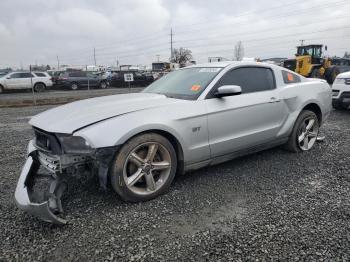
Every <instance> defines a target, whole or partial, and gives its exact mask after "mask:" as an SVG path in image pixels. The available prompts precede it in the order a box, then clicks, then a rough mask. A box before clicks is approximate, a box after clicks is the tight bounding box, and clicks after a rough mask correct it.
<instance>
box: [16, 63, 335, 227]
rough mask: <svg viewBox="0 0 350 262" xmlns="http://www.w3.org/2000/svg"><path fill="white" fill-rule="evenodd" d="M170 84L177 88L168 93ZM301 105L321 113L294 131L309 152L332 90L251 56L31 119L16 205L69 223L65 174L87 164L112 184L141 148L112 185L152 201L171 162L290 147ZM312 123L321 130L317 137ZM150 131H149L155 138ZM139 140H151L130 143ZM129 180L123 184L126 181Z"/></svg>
mask: <svg viewBox="0 0 350 262" xmlns="http://www.w3.org/2000/svg"><path fill="white" fill-rule="evenodd" d="M186 70H188V71H186ZM179 79H181V83H182V84H183V85H181V87H180V86H179V85H178V84H179V81H180V80H179ZM254 80H256V81H258V84H257V83H254ZM263 82H264V83H263ZM246 83H248V84H246ZM172 85H174V86H177V87H176V88H177V89H176V90H175V89H171V90H170V89H169V88H168V89H166V88H165V89H163V88H164V86H172ZM254 88H255V89H254ZM164 90H166V91H164ZM174 90H175V91H174ZM179 90H180V91H181V90H182V91H181V92H180V91H179ZM305 110H306V111H307V112H308V113H309V115H310V114H311V118H312V112H313V113H314V115H315V116H317V119H311V118H310V116H309V118H308V120H306V121H308V122H306V124H305V125H304V126H303V130H305V132H304V133H303V132H302V129H301V131H300V132H299V133H298V138H297V139H299V140H302V141H301V142H300V143H299V147H300V148H299V149H300V150H303V151H306V150H308V149H309V148H308V145H309V144H305V141H306V140H307V142H310V141H313V137H314V136H315V135H316V136H317V132H318V126H321V124H322V123H323V122H324V121H325V119H326V118H327V116H328V115H329V113H330V110H331V89H330V87H329V86H328V84H327V83H326V82H325V81H323V80H315V79H306V78H304V77H302V76H300V75H298V74H296V73H294V72H292V71H289V70H287V69H284V68H281V67H278V66H274V65H271V64H264V63H255V62H222V63H211V64H204V65H196V66H192V67H188V68H184V69H181V70H178V71H176V72H174V73H170V74H168V75H167V76H165V77H164V78H161V79H160V80H158V81H156V82H154V83H153V84H151V85H150V86H149V87H148V88H147V89H145V90H144V91H143V92H142V93H135V94H122V95H113V96H106V97H99V98H93V99H87V100H82V101H78V102H73V103H70V104H67V105H63V106H60V107H57V108H54V109H51V110H48V111H46V112H43V113H41V114H39V115H37V116H35V117H33V118H32V119H31V120H30V124H31V125H32V127H33V130H34V134H35V137H34V139H33V140H32V141H30V142H29V145H28V154H27V160H26V163H25V164H24V167H23V169H22V172H21V175H20V178H19V181H18V185H17V188H16V192H15V199H16V202H17V204H18V206H19V208H21V209H23V210H25V211H27V212H29V213H31V214H33V215H34V216H37V217H39V218H41V219H42V220H45V221H48V222H52V223H56V224H63V223H66V220H64V219H63V218H62V217H60V215H59V214H61V213H62V212H63V209H62V206H61V201H60V197H61V195H62V193H63V191H64V190H65V188H66V184H65V179H66V178H67V177H69V176H71V175H74V174H76V173H78V172H81V170H85V171H86V170H88V171H89V172H92V173H95V174H96V175H98V177H99V181H100V184H101V186H102V187H106V186H107V184H108V183H109V180H108V177H109V176H114V175H113V174H114V173H113V172H115V169H116V168H117V170H118V165H119V164H120V163H124V162H121V160H120V159H124V158H125V159H127V160H128V157H129V156H130V159H131V156H133V155H134V156H135V154H136V153H137V154H139V156H138V157H137V158H136V160H135V157H134V158H133V159H131V160H132V161H131V162H133V163H134V164H135V165H136V169H135V170H136V172H135V171H132V172H133V174H132V175H128V173H127V172H128V171H127V170H126V167H124V169H123V168H122V169H121V170H122V171H120V172H122V174H121V175H120V176H119V177H118V179H119V180H118V181H119V182H120V183H118V185H113V187H114V188H116V191H117V192H118V194H119V195H121V197H122V198H124V199H126V200H128V199H137V200H141V201H143V200H149V199H151V198H154V197H155V196H157V195H158V194H160V193H158V192H164V191H163V189H164V188H162V187H166V186H169V185H170V183H171V181H170V182H169V181H167V179H172V178H173V177H172V173H171V172H175V171H174V170H172V167H174V169H176V173H184V172H186V171H188V170H193V169H198V168H202V167H205V166H208V165H213V164H217V163H220V162H223V161H227V160H229V159H232V158H235V157H237V156H241V155H244V154H248V153H251V152H256V151H259V150H263V149H266V148H270V147H273V146H277V145H281V144H284V143H287V142H288V141H290V139H291V137H292V136H293V134H294V131H293V130H294V129H293V128H295V125H296V123H299V122H300V121H299V120H298V119H299V118H300V115H301V114H302V113H303V112H304V111H305ZM310 112H311V113H310ZM310 119H311V120H310ZM315 121H316V122H317V123H318V126H317V129H313V130H315V131H314V134H312V132H311V131H310V130H311V124H313V123H314V122H315ZM307 123H309V124H308V125H307ZM308 126H309V129H310V130H308ZM315 132H316V133H315ZM145 134H146V136H145ZM147 134H153V136H147ZM154 134H155V135H154ZM308 136H309V137H308ZM145 137H146V138H147V137H151V138H150V141H148V140H147V139H146V138H145ZM152 137H154V139H155V140H152V139H153V138H152ZM159 137H161V138H159ZM307 137H308V139H307ZM300 138H302V139H300ZM135 139H136V140H135ZM142 139H143V140H142ZM145 139H146V140H145ZM157 139H158V140H157ZM294 140H295V139H294V138H293V140H292V142H293V143H294V142H295V141H294ZM133 141H146V142H142V143H143V144H142V145H141V144H140V145H138V144H135V146H134V145H133V143H134V142H133ZM154 141H158V142H157V143H155V142H154ZM167 141H169V143H168V142H167ZM140 143H141V142H140ZM152 143H153V144H152ZM303 143H304V144H303ZM310 145H311V142H310ZM140 146H141V147H142V146H143V147H145V150H146V153H147V150H148V153H147V154H145V155H144V156H143V157H140V155H142V153H139V152H141V151H142V150H141V151H140V150H139V149H138V148H140ZM128 147H130V148H132V150H134V151H130V152H131V153H130V154H129V153H125V152H129V151H125V150H127V149H128ZM147 147H148V149H147ZM309 147H310V148H311V147H312V145H311V146H309ZM154 148H157V149H155V150H158V151H159V153H156V152H154V154H153V156H152V157H155V159H157V158H158V160H154V162H152V161H148V160H149V159H151V158H150V157H151V155H152V152H151V151H152V150H151V149H154ZM169 148H170V149H169ZM173 149H174V150H173ZM130 150H131V149H130ZM137 150H139V151H137ZM135 152H136V153H135ZM150 152H151V153H150ZM121 154H124V155H126V156H125V157H124V158H123V156H121ZM130 159H129V160H130ZM127 160H125V163H126V162H127ZM157 161H158V162H157ZM161 164H162V165H163V166H161ZM123 165H124V164H123ZM125 165H127V164H125ZM128 165H129V164H128ZM38 168H44V169H45V170H46V171H47V172H48V173H49V176H51V177H52V179H53V182H52V184H51V185H50V189H49V198H48V199H47V200H45V201H43V202H41V203H35V202H34V201H33V200H32V197H31V194H32V193H33V192H32V190H31V185H32V183H33V182H32V181H33V180H35V178H36V176H37V173H38ZM152 168H153V169H152ZM157 169H159V170H163V169H164V170H167V171H166V172H165V171H164V173H162V172H163V171H159V172H158V171H156V170H157ZM123 170H124V171H123ZM152 170H153V173H152ZM123 172H124V173H123ZM157 172H158V173H157ZM111 173H112V174H111ZM169 174H170V175H169ZM152 176H154V177H152ZM123 177H124V178H125V181H120V179H123ZM112 181H115V180H112ZM113 183H114V182H112V184H113ZM152 183H153V184H152ZM149 185H151V186H149ZM142 186H144V188H141V187H142ZM118 187H119V188H118ZM118 189H119V190H118ZM134 189H135V190H134ZM141 189H142V190H141ZM123 190H124V191H123ZM128 190H129V191H130V192H129V191H128ZM157 190H159V191H157ZM120 192H121V193H120ZM123 192H124V193H123ZM125 192H126V193H125ZM128 193H130V195H129V196H128V195H127V194H128ZM125 194H126V195H125ZM132 194H134V195H135V198H132V196H134V195H132ZM137 194H139V195H137ZM125 196H126V197H125Z"/></svg>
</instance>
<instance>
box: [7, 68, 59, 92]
mask: <svg viewBox="0 0 350 262" xmlns="http://www.w3.org/2000/svg"><path fill="white" fill-rule="evenodd" d="M32 86H33V88H34V91H35V92H42V91H44V90H45V89H46V88H47V87H51V86H52V80H51V76H50V75H49V74H48V73H46V72H31V73H30V72H11V73H8V74H7V75H4V76H2V77H0V93H3V92H4V91H5V90H16V89H31V88H32Z"/></svg>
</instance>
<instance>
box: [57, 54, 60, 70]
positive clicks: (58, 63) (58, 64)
mask: <svg viewBox="0 0 350 262" xmlns="http://www.w3.org/2000/svg"><path fill="white" fill-rule="evenodd" d="M56 58H57V70H60V60H59V59H58V55H57V56H56Z"/></svg>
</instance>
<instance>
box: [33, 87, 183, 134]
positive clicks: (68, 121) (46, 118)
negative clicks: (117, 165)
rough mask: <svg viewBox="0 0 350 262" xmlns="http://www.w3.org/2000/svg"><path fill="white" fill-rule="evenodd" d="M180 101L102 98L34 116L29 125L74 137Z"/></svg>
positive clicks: (153, 97)
mask: <svg viewBox="0 0 350 262" xmlns="http://www.w3.org/2000/svg"><path fill="white" fill-rule="evenodd" d="M180 101H181V100H178V99H172V98H167V97H166V96H164V95H160V94H151V93H135V94H122V95H112V96H103V97H97V98H91V99H86V100H81V101H77V102H73V103H69V104H66V105H63V106H59V107H56V108H53V109H50V110H48V111H45V112H43V113H40V114H38V115H36V116H34V117H33V118H32V119H31V120H30V121H29V124H31V125H32V126H34V127H37V128H40V129H42V130H45V131H48V132H55V133H66V134H72V133H73V132H74V131H76V130H78V129H81V128H83V127H85V126H88V125H91V124H94V123H96V122H99V121H102V120H105V119H108V118H112V117H116V116H119V115H123V114H127V113H131V112H135V111H140V110H145V109H148V108H154V107H161V106H166V105H169V104H173V103H177V102H180Z"/></svg>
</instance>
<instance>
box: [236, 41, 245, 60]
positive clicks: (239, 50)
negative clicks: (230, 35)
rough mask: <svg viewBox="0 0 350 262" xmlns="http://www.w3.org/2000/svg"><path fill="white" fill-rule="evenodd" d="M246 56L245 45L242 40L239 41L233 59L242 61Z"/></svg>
mask: <svg viewBox="0 0 350 262" xmlns="http://www.w3.org/2000/svg"><path fill="white" fill-rule="evenodd" d="M243 57H244V47H243V44H242V41H238V42H237V44H236V45H235V54H234V57H233V59H234V60H237V61H241V60H242V59H243Z"/></svg>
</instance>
